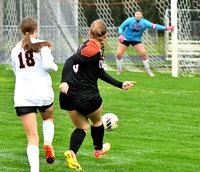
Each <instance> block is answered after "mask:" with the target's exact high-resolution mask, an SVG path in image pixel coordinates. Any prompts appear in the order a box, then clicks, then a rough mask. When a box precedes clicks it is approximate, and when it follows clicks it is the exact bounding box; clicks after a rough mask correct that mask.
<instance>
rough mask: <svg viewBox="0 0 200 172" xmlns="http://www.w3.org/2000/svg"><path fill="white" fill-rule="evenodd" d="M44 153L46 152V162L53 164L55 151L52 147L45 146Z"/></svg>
mask: <svg viewBox="0 0 200 172" xmlns="http://www.w3.org/2000/svg"><path fill="white" fill-rule="evenodd" d="M43 148H44V151H45V152H46V162H47V163H49V164H53V163H54V161H55V156H54V150H53V146H52V145H44V146H43Z"/></svg>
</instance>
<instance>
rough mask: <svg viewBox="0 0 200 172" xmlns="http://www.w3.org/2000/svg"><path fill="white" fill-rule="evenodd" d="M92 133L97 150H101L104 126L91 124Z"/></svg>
mask: <svg viewBox="0 0 200 172" xmlns="http://www.w3.org/2000/svg"><path fill="white" fill-rule="evenodd" d="M91 135H92V139H93V145H94V149H95V150H101V149H102V146H103V136H104V126H103V124H102V125H101V126H99V127H94V126H92V125H91Z"/></svg>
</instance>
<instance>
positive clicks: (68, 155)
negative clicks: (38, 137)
mask: <svg viewBox="0 0 200 172" xmlns="http://www.w3.org/2000/svg"><path fill="white" fill-rule="evenodd" d="M64 156H65V159H66V161H67V163H68V165H69V168H71V169H76V170H80V171H81V170H82V168H81V166H80V165H79V163H78V162H77V160H76V155H75V153H74V152H73V151H72V150H69V151H66V152H65V153H64Z"/></svg>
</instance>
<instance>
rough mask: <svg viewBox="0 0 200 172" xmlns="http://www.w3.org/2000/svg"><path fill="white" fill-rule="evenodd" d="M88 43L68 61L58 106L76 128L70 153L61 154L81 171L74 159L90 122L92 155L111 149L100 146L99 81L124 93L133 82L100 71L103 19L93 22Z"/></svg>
mask: <svg viewBox="0 0 200 172" xmlns="http://www.w3.org/2000/svg"><path fill="white" fill-rule="evenodd" d="M89 35H90V40H88V41H86V42H84V43H83V44H81V46H80V47H79V49H78V50H77V52H76V53H75V54H74V55H72V56H71V57H70V58H68V59H67V60H66V62H65V65H64V67H63V71H62V80H61V84H60V86H59V88H60V91H61V92H60V107H61V109H64V110H67V113H68V115H69V116H70V118H71V121H72V122H73V124H74V126H75V130H74V131H73V133H72V135H71V138H70V148H69V149H70V150H69V151H66V152H65V153H64V155H65V158H66V160H67V162H68V165H69V167H70V168H71V169H78V170H82V169H81V166H80V165H79V163H78V162H77V160H76V156H75V155H76V153H77V152H78V150H79V148H80V146H81V144H82V142H83V140H84V138H85V136H86V133H87V131H88V130H89V127H90V124H89V121H88V119H90V121H91V135H92V139H93V145H94V149H95V150H94V155H95V157H97V158H101V156H102V155H103V154H105V153H106V152H108V151H109V150H110V144H109V143H106V144H103V137H104V127H103V123H102V119H101V114H102V98H101V96H100V94H99V89H98V85H97V80H98V78H100V79H102V80H103V81H105V82H107V83H110V84H112V85H114V86H116V87H119V88H121V89H124V90H128V89H130V88H131V87H132V86H133V84H135V83H136V82H134V81H125V82H120V81H117V80H116V79H114V78H112V77H111V76H110V75H108V74H107V73H106V72H105V71H104V69H103V61H104V55H103V52H104V41H105V39H106V37H107V27H106V24H105V23H104V22H103V21H102V20H95V21H94V22H93V23H92V25H91V27H90V31H89Z"/></svg>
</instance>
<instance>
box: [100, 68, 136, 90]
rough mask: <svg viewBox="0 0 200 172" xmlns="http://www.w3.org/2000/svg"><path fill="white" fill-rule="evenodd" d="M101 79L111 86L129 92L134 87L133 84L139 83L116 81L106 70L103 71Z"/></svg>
mask: <svg viewBox="0 0 200 172" xmlns="http://www.w3.org/2000/svg"><path fill="white" fill-rule="evenodd" d="M99 78H100V79H101V80H103V81H105V82H107V83H109V84H111V85H114V86H116V87H118V88H121V89H123V90H129V89H130V88H131V87H132V86H133V84H136V83H137V82H135V81H124V82H120V81H118V80H116V79H115V78H113V77H112V76H110V75H109V74H107V73H106V72H105V70H104V69H102V70H101V72H100V75H99Z"/></svg>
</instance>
